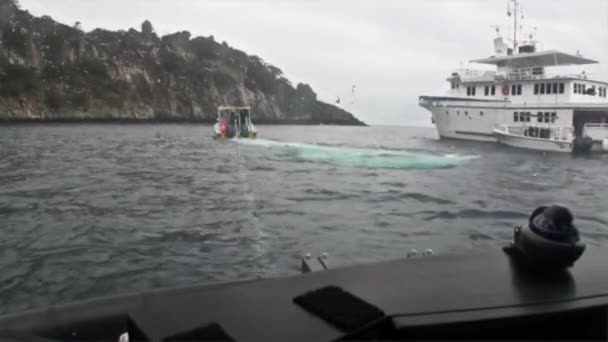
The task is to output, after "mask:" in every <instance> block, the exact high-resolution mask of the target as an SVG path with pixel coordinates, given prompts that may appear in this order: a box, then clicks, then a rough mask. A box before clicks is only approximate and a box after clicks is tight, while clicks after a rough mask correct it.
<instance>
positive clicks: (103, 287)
mask: <svg viewBox="0 0 608 342" xmlns="http://www.w3.org/2000/svg"><path fill="white" fill-rule="evenodd" d="M521 2H522V3H521V4H520V3H519V2H516V1H513V0H511V1H502V0H501V1H481V0H480V1H443V0H437V1H383V2H375V1H371V0H370V1H356V2H345V1H340V0H335V1H315V2H307V1H293V2H291V1H290V2H280V1H239V0H235V1H219V0H218V1H161V0H159V1H145V2H144V1H114V0H111V1H105V2H91V1H71V0H63V1H54V2H47V1H35V0H19V1H17V0H0V122H1V125H0V269H1V270H2V273H1V274H0V298H1V301H0V303H1V305H0V313H2V314H7V313H14V312H20V311H23V310H26V309H40V308H45V307H48V306H50V305H58V304H65V303H69V302H74V301H80V300H85V299H92V298H98V297H105V296H114V295H122V294H127V293H136V292H141V291H150V290H156V289H161V288H173V287H187V286H193V285H197V284H207V283H215V282H229V281H236V280H245V279H256V278H275V277H280V276H293V275H296V274H299V273H300V259H301V257H302V256H303V255H305V254H308V253H309V254H311V255H312V256H314V257H317V256H320V255H322V254H323V253H327V256H328V258H329V260H331V268H339V267H344V266H354V265H361V264H369V263H375V262H381V261H388V260H396V259H405V258H406V257H407V256H408V255H409V256H415V257H417V258H431V257H433V256H450V255H473V254H476V253H483V252H484V251H487V250H499V249H500V248H501V247H503V246H506V245H508V244H509V242H511V241H512V239H513V228H514V227H515V226H518V225H527V224H528V220H529V218H530V214H531V213H532V211H533V210H534V209H536V208H538V207H540V206H547V205H551V204H555V203H557V204H561V205H563V206H565V207H567V208H569V209H570V211H571V212H572V213H573V214H574V216H575V221H574V222H575V224H576V226H577V227H578V228H579V230H580V237H581V239H582V241H584V242H585V243H586V244H587V245H588V246H595V247H600V248H604V247H605V246H606V244H608V228H607V227H606V226H607V224H608V214H607V211H606V207H607V206H608V202H607V200H606V198H605V195H604V194H605V192H604V191H603V190H602V186H603V185H604V184H606V183H608V173H607V172H605V167H606V162H607V161H608V159H607V158H608V155H607V154H606V152H607V151H608V97H607V88H608V83H607V82H608V69H607V66H606V65H608V49H606V46H605V44H603V43H600V42H605V41H606V38H607V37H608V17H607V16H606V13H608V4H607V3H606V2H605V1H592V0H589V1H579V2H573V1H555V2H545V1H541V2H537V1H534V2H533V1H523V0H522V1H521ZM507 11H508V13H507ZM470 61H473V62H470ZM423 255H424V256H423ZM421 269H422V268H421Z"/></svg>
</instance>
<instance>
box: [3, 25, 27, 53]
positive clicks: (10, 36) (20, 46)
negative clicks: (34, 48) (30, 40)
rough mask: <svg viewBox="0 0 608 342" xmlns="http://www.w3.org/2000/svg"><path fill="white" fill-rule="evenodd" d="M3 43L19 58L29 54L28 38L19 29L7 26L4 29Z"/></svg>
mask: <svg viewBox="0 0 608 342" xmlns="http://www.w3.org/2000/svg"><path fill="white" fill-rule="evenodd" d="M2 42H3V44H4V46H5V47H6V48H7V49H8V50H11V51H14V52H15V53H16V54H18V55H19V56H25V55H26V54H27V44H26V43H27V38H26V36H25V34H24V33H22V32H21V30H19V29H18V28H12V27H10V26H5V27H4V28H3V29H2Z"/></svg>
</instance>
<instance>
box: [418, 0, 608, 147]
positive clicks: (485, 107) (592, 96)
mask: <svg viewBox="0 0 608 342" xmlns="http://www.w3.org/2000/svg"><path fill="white" fill-rule="evenodd" d="M510 2H512V4H513V7H514V8H513V9H514V12H515V13H514V20H517V10H518V6H519V4H518V3H517V1H515V0H510ZM516 28H517V23H516V22H515V25H514V32H515V34H514V37H516V34H517V30H516ZM497 31H498V30H497ZM538 46H539V44H538V42H537V41H535V40H532V36H530V40H528V41H518V40H517V39H513V45H512V46H510V45H507V43H506V42H505V40H504V39H503V38H502V37H500V36H499V37H497V38H495V39H494V52H495V54H494V55H493V56H490V57H488V58H481V59H475V60H472V61H470V62H471V63H480V64H486V65H488V64H489V65H493V66H495V67H496V69H495V70H492V71H480V70H471V69H465V70H459V71H457V72H454V73H452V74H451V76H450V77H448V78H447V81H448V82H449V83H450V90H449V94H447V95H445V96H420V98H419V104H420V105H421V106H422V107H424V108H426V109H428V110H429V111H430V112H431V114H432V121H433V123H434V124H435V126H436V128H437V132H438V134H439V136H440V137H441V138H454V139H465V140H478V141H493V142H495V141H499V137H498V136H497V133H496V132H495V130H498V131H501V132H502V131H504V127H505V125H507V126H521V129H516V131H517V130H519V131H521V132H525V131H526V129H527V128H526V127H529V126H533V127H537V128H539V129H541V128H543V129H550V130H552V131H555V127H564V126H565V127H572V132H573V139H572V140H573V145H574V146H575V147H576V145H577V144H578V145H581V143H582V142H583V140H584V141H585V144H586V145H589V147H591V146H593V148H594V149H599V150H602V147H603V149H604V150H606V149H608V125H606V124H605V123H606V122H607V121H608V97H607V89H608V83H607V82H604V81H600V80H596V79H592V78H590V77H587V75H586V74H585V72H584V71H581V72H580V73H578V74H565V73H555V74H549V73H548V72H546V69H547V68H551V69H552V70H553V71H555V70H557V71H560V70H563V68H561V69H560V68H559V67H562V66H572V65H586V64H594V63H598V62H597V61H595V60H592V59H589V58H584V57H583V56H581V55H580V53H576V54H569V53H565V52H561V51H557V50H548V51H539V49H538ZM501 127H502V128H501ZM560 132H561V129H560ZM521 136H524V135H523V134H522V135H521ZM511 138H512V137H511ZM537 138H538V139H544V138H540V137H537ZM563 139H567V138H566V137H562V136H560V140H563ZM528 140H529V139H528ZM503 141H504V139H503ZM530 144H532V146H535V144H534V143H533V141H532V142H530V141H528V144H524V145H526V146H530ZM520 147H522V146H520ZM524 148H525V147H524ZM539 149H542V148H539Z"/></svg>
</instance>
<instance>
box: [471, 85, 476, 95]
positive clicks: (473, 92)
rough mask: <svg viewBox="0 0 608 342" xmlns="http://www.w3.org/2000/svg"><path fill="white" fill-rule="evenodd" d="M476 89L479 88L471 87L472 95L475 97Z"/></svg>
mask: <svg viewBox="0 0 608 342" xmlns="http://www.w3.org/2000/svg"><path fill="white" fill-rule="evenodd" d="M475 88H477V87H475V86H473V87H471V95H473V96H475Z"/></svg>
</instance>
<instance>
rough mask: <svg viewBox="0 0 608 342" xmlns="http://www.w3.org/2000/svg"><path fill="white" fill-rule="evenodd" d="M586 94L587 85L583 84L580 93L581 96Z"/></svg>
mask: <svg viewBox="0 0 608 342" xmlns="http://www.w3.org/2000/svg"><path fill="white" fill-rule="evenodd" d="M586 92H587V85H586V84H583V90H582V91H581V94H583V95H584V94H585V93H586Z"/></svg>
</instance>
